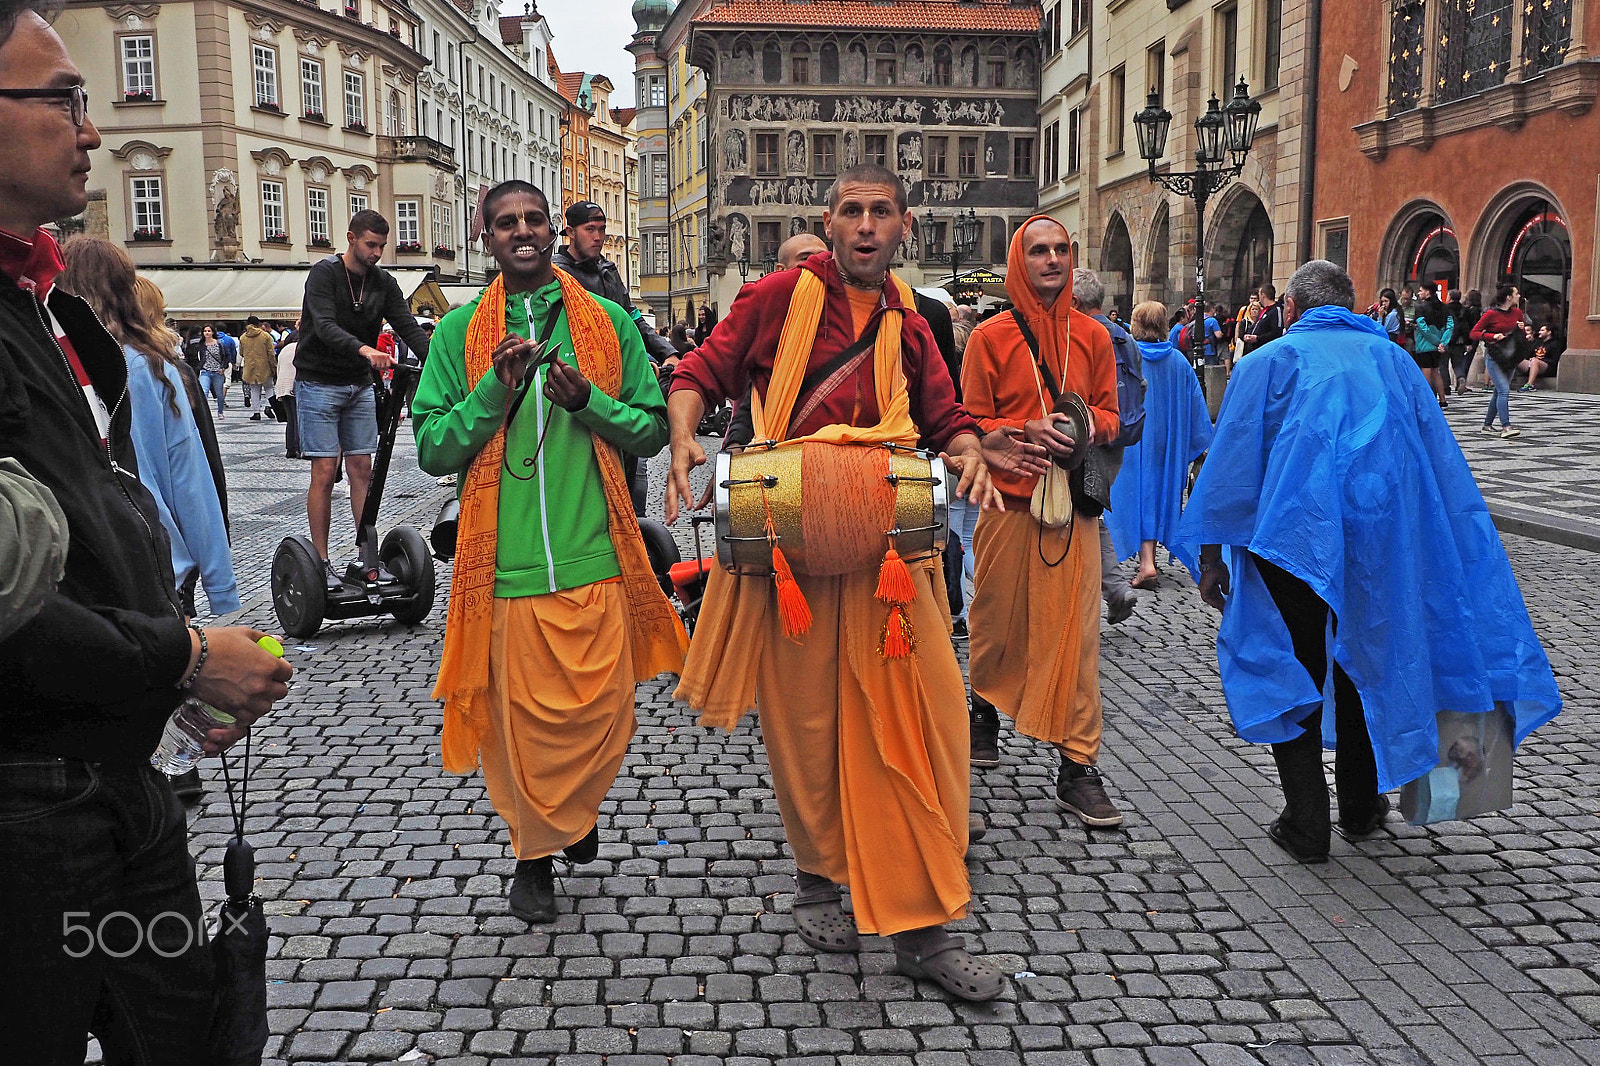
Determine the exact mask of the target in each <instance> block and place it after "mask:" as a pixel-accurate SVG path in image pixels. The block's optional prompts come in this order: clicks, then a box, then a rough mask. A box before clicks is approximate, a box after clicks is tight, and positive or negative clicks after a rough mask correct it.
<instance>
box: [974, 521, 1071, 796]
mask: <svg viewBox="0 0 1600 1066" xmlns="http://www.w3.org/2000/svg"><path fill="white" fill-rule="evenodd" d="M1071 528H1072V530H1073V532H1072V545H1071V548H1070V550H1069V549H1068V547H1067V529H1066V528H1062V529H1042V528H1041V526H1040V525H1039V523H1038V522H1036V521H1034V519H1033V516H1032V515H1030V514H1028V513H1027V512H1026V511H1010V510H1007V511H986V512H984V513H983V514H982V515H980V516H979V517H978V526H977V529H976V530H975V531H974V532H973V535H972V554H973V589H974V591H973V595H972V606H971V608H970V609H969V612H968V616H967V618H968V624H969V625H970V627H971V633H972V637H971V642H970V644H969V645H968V655H969V672H970V675H971V679H972V691H974V692H976V693H977V694H978V695H980V696H982V697H983V698H984V699H986V700H988V701H989V702H990V703H992V704H994V705H995V707H997V708H998V709H1000V710H1001V711H1004V712H1005V713H1006V714H1008V715H1010V716H1011V718H1013V719H1014V720H1015V721H1016V723H1017V732H1019V733H1021V734H1023V735H1024V736H1029V737H1034V738H1036V739H1038V740H1045V741H1049V742H1050V743H1052V744H1056V745H1058V746H1059V747H1060V748H1061V749H1062V750H1063V751H1064V752H1065V753H1066V754H1067V756H1068V757H1069V758H1070V759H1072V760H1073V761H1074V762H1077V763H1081V764H1084V765H1092V764H1093V763H1094V762H1095V760H1096V759H1097V758H1098V757H1099V754H1100V728H1101V722H1100V669H1099V664H1100V530H1099V523H1098V522H1097V521H1096V520H1095V519H1093V518H1085V517H1084V516H1083V515H1081V514H1075V515H1074V516H1073V526H1072V527H1071ZM1041 533H1042V534H1043V536H1042V538H1041ZM1063 555H1064V556H1065V557H1063ZM1041 556H1042V557H1041ZM1057 559H1060V560H1061V561H1060V563H1059V564H1057V565H1056V566H1050V565H1049V564H1050V563H1052V562H1055V561H1056V560H1057Z"/></svg>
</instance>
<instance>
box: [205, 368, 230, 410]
mask: <svg viewBox="0 0 1600 1066" xmlns="http://www.w3.org/2000/svg"><path fill="white" fill-rule="evenodd" d="M200 391H201V392H203V393H205V394H206V395H207V396H210V397H211V398H212V399H214V400H216V401H217V414H219V415H220V414H221V413H222V412H223V411H224V410H225V409H226V408H227V406H228V405H227V403H226V402H225V398H226V397H227V395H228V372H227V371H226V370H202V371H200Z"/></svg>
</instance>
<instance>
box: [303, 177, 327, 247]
mask: <svg viewBox="0 0 1600 1066" xmlns="http://www.w3.org/2000/svg"><path fill="white" fill-rule="evenodd" d="M306 232H307V234H308V235H309V237H310V240H311V244H312V245H313V246H315V247H317V248H331V247H333V239H332V235H331V233H330V232H329V228H328V190H327V189H323V188H318V187H316V186H312V187H311V188H308V189H306Z"/></svg>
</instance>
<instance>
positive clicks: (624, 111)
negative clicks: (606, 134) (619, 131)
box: [611, 107, 639, 127]
mask: <svg viewBox="0 0 1600 1066" xmlns="http://www.w3.org/2000/svg"><path fill="white" fill-rule="evenodd" d="M638 113H639V109H638V108H637V107H613V108H612V109H611V121H612V122H615V123H616V124H617V125H619V126H623V127H626V126H627V125H628V123H630V122H632V121H633V116H634V115H637V114H638Z"/></svg>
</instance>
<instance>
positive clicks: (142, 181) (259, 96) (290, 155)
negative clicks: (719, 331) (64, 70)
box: [58, 0, 557, 279]
mask: <svg viewBox="0 0 1600 1066" xmlns="http://www.w3.org/2000/svg"><path fill="white" fill-rule="evenodd" d="M516 21H518V22H519V23H520V24H522V25H519V27H518V28H517V37H518V40H519V41H520V42H522V43H523V44H531V43H533V42H537V41H540V40H543V41H545V42H546V43H547V41H548V28H547V27H544V26H543V20H542V19H540V18H538V16H537V14H536V13H534V14H532V15H530V16H529V17H528V18H524V19H519V20H516ZM480 23H481V25H480ZM523 26H526V27H527V30H528V33H527V35H526V37H525V36H524V33H523ZM58 27H59V29H60V31H61V33H62V35H63V37H64V38H65V40H66V41H67V45H68V47H69V48H70V49H71V50H72V52H73V55H74V56H75V57H77V59H78V61H79V63H80V64H81V65H82V66H83V67H84V69H86V70H90V71H110V72H115V77H116V84H115V86H114V87H105V88H98V91H97V96H101V97H102V98H103V97H104V96H109V97H110V103H109V106H104V105H102V107H99V108H97V109H96V115H95V118H96V122H97V125H98V126H99V128H100V131H101V136H102V140H103V142H104V143H103V146H102V147H101V149H100V150H99V151H97V152H96V153H95V155H94V174H95V182H94V183H95V184H96V185H100V186H103V188H102V189H101V191H102V192H103V194H104V201H103V202H104V205H105V209H104V215H103V218H102V217H97V218H96V219H95V225H96V227H97V228H103V231H104V233H105V235H107V236H109V237H111V238H112V239H115V240H119V241H123V242H126V244H127V246H128V248H129V250H130V252H131V253H132V254H133V256H134V259H135V261H136V262H138V263H140V264H142V265H146V266H154V265H159V264H163V263H177V262H179V261H186V262H199V263H204V262H247V261H253V262H261V263H269V264H280V265H287V264H295V263H306V262H312V261H315V260H316V259H319V258H321V257H322V256H324V255H327V254H329V253H330V252H332V251H335V250H337V249H339V248H341V247H342V246H343V244H344V234H345V232H346V229H347V228H348V223H349V219H350V216H351V215H352V214H353V213H354V212H356V211H359V210H361V209H363V208H368V207H371V208H375V209H377V210H378V211H380V212H382V213H383V214H384V216H385V217H387V218H388V219H389V221H390V225H391V237H390V244H389V250H388V252H387V254H386V261H387V262H389V263H391V264H394V265H398V266H408V267H427V266H430V265H431V266H436V267H437V268H438V269H439V270H440V272H441V273H442V274H444V275H445V276H448V277H455V278H462V279H466V278H468V277H469V276H470V277H471V278H472V279H481V278H482V276H483V266H484V264H485V262H486V261H485V260H484V259H483V257H482V255H481V254H479V255H477V256H476V257H475V258H476V262H473V261H472V260H473V258H474V256H473V252H474V251H475V249H473V247H472V245H471V244H470V243H469V241H470V236H469V233H468V226H469V221H470V219H471V216H472V205H473V201H472V196H473V193H474V192H475V191H476V190H477V189H478V188H479V187H481V186H483V185H484V183H486V182H492V181H494V180H498V179H499V178H500V177H510V176H513V175H515V176H519V177H527V176H530V175H536V174H537V173H538V172H539V168H540V167H541V166H543V167H544V168H546V170H547V171H548V172H550V173H552V174H553V173H554V167H555V164H554V159H555V142H554V140H553V138H554V136H555V133H556V124H555V113H556V111H555V107H554V106H553V104H552V103H551V101H553V100H555V99H557V97H556V94H555V91H554V88H553V86H552V85H550V84H548V83H546V82H542V81H541V79H540V78H539V77H538V76H537V75H536V74H535V73H534V72H533V71H532V70H531V69H529V68H528V67H525V66H524V65H523V64H522V62H521V55H520V53H519V51H518V49H517V48H512V47H508V46H507V45H506V44H504V43H503V41H502V37H501V33H502V26H501V24H500V20H499V18H498V15H497V14H496V13H494V11H493V10H492V9H491V8H489V7H487V6H486V5H481V4H480V5H479V6H478V7H477V8H475V9H464V8H461V7H458V6H457V5H456V4H455V3H453V2H452V0H416V2H415V3H414V4H404V3H388V2H387V0H344V3H343V6H342V8H339V9H325V8H322V7H319V6H317V5H315V4H310V3H302V2H298V0H246V2H244V3H238V4H219V3H214V2H210V0H179V2H164V3H150V4H112V5H106V4H100V3H86V2H75V3H72V4H71V5H70V7H69V9H68V11H67V12H66V13H64V14H63V16H62V17H61V19H60V20H59V22H58ZM518 47H519V48H520V47H521V45H519V46H518ZM480 83H481V84H480ZM108 89H109V91H107V90H108ZM541 113H544V114H548V115H549V120H548V126H547V127H546V129H547V130H548V133H547V135H545V136H541V135H540V134H539V133H538V127H537V126H536V125H533V124H532V123H533V121H534V119H535V118H536V117H537V116H539V115H540V114H541ZM524 118H526V119H527V120H528V123H527V124H525V123H524V121H523V120H524Z"/></svg>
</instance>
